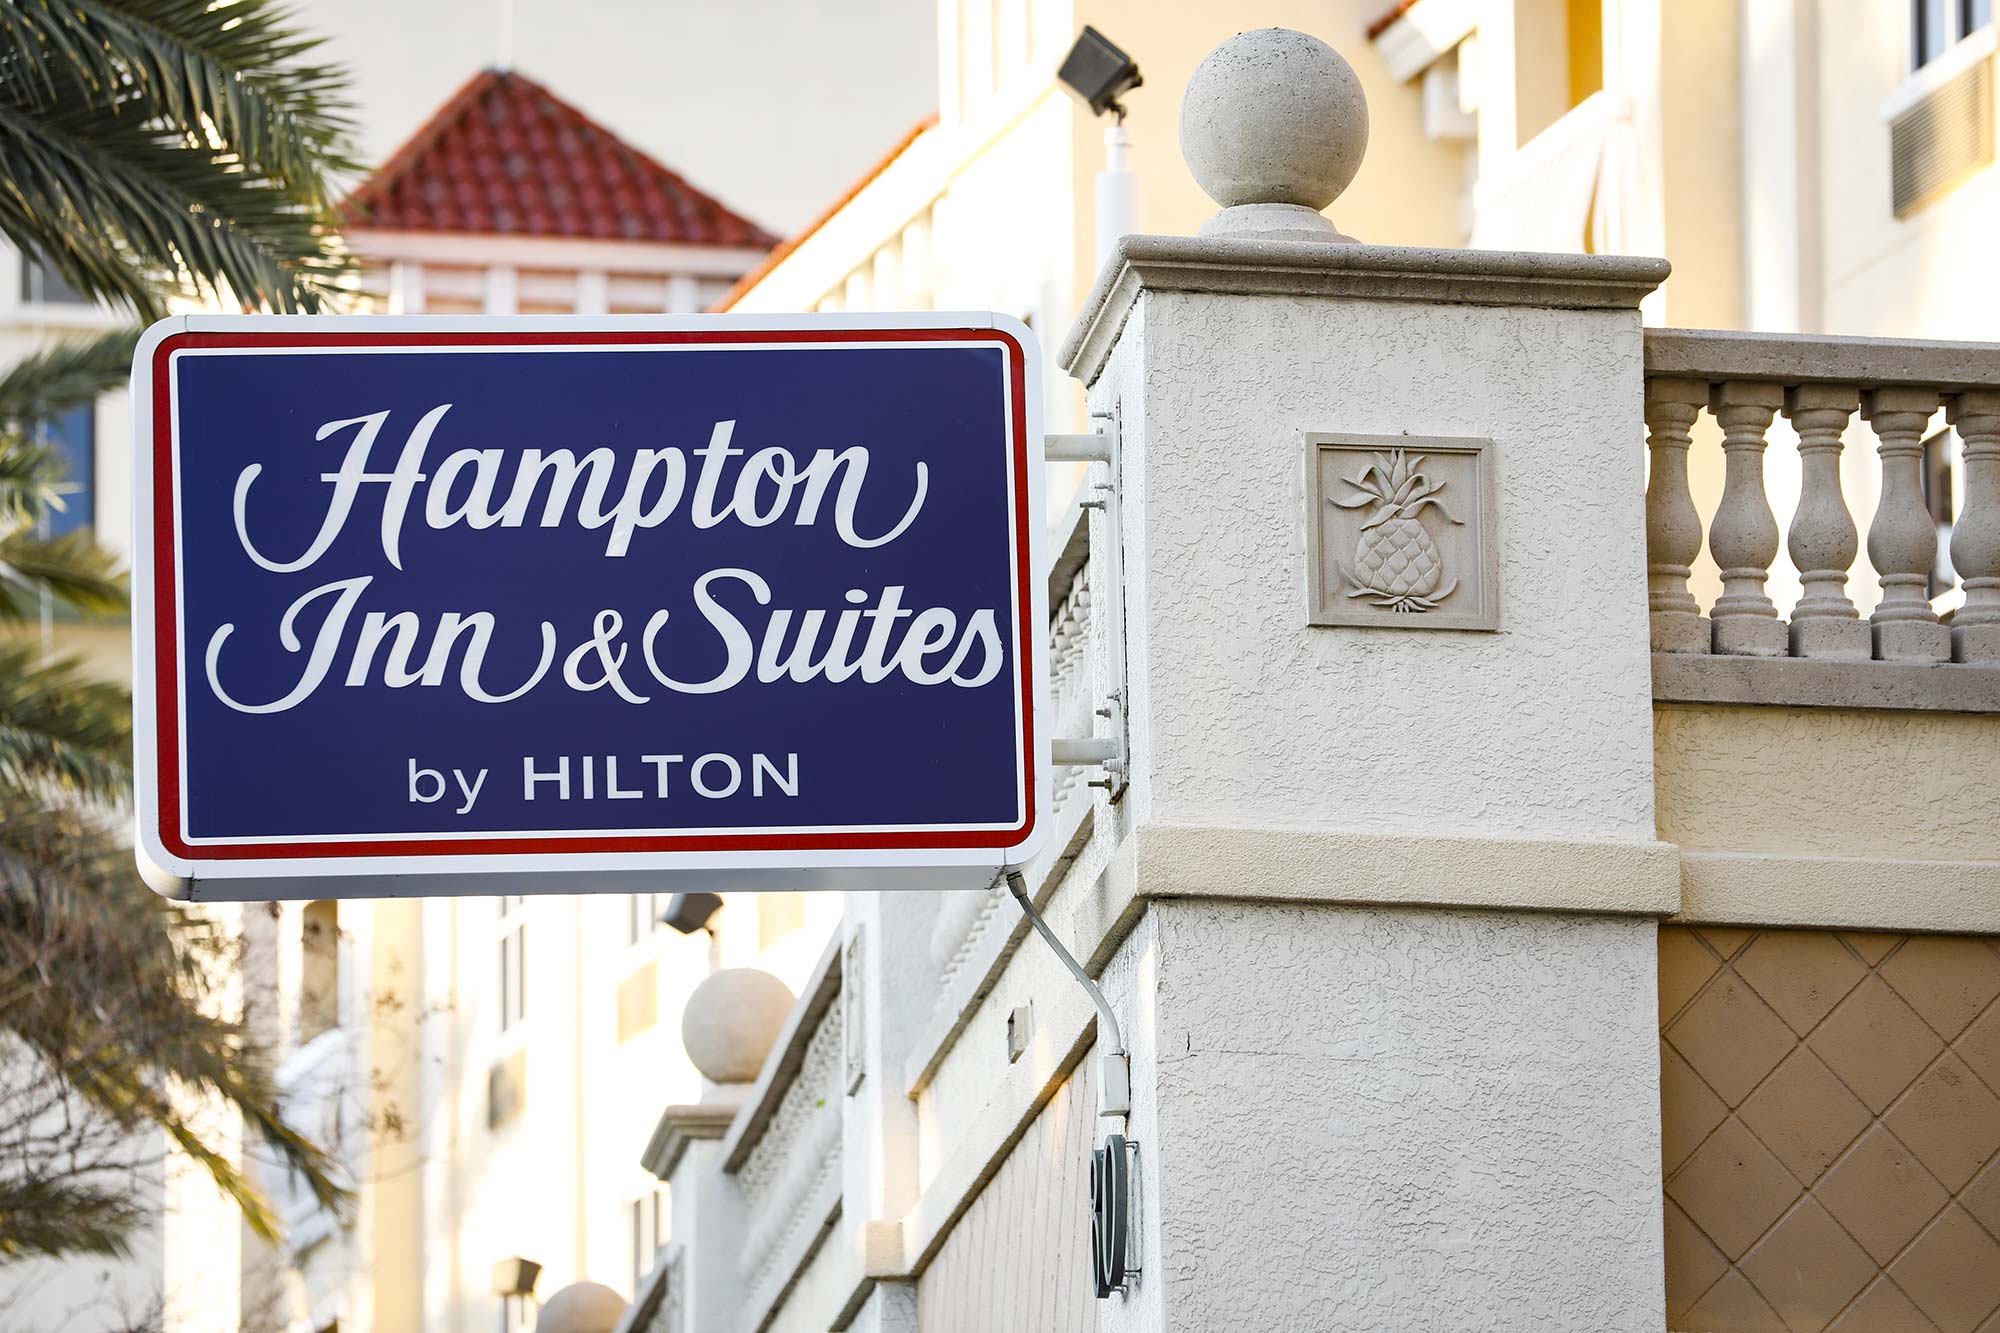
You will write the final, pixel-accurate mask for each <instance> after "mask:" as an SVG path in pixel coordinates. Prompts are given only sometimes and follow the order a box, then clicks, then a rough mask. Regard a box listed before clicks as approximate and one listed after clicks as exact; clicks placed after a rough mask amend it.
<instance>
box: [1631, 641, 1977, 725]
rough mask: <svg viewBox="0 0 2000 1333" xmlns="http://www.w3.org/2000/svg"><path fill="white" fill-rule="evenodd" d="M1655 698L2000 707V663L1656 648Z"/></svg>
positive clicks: (1898, 707) (1902, 708) (1899, 708)
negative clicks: (1719, 653)
mask: <svg viewBox="0 0 2000 1333" xmlns="http://www.w3.org/2000/svg"><path fill="white" fill-rule="evenodd" d="M1653 702H1654V703H1656V704H1759V705H1766V706H1770V707H1777V708H1865V709H1878V710H1881V709H1886V710H1890V711H1896V712H1909V711H1921V712H1934V713H2000V667H1988V666H1970V665H1966V664H1962V663H1951V662H1849V661H1838V660H1833V659H1826V658H1807V657H1719V656H1708V655H1706V654H1701V653H1654V654H1653Z"/></svg>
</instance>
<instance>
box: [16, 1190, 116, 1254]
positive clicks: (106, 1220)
mask: <svg viewBox="0 0 2000 1333" xmlns="http://www.w3.org/2000/svg"><path fill="white" fill-rule="evenodd" d="M146 1212H147V1210H146V1208H145V1206H144V1200H143V1199H142V1198H141V1197H140V1196H139V1195H137V1194H135V1193H134V1192H133V1191H132V1190H131V1189H130V1188H129V1187H128V1186H127V1185H125V1184H124V1182H121V1181H117V1180H115V1179H107V1180H103V1181H90V1180H44V1179H27V1180H21V1181H18V1182H8V1183H0V1219H4V1221H0V1260H6V1261H13V1260H19V1259H28V1258H35V1257H41V1258H48V1259H54V1258H61V1257H63V1256H65V1255H73V1254H98V1255H103V1256H105V1257H106V1258H113V1259H123V1258H127V1257H129V1256H130V1255H131V1253H132V1244H131V1239H130V1237H131V1234H132V1231H133V1229H134V1228H136V1227H137V1226H138V1225H139V1224H140V1223H141V1222H143V1221H145V1220H146Z"/></svg>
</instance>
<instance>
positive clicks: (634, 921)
mask: <svg viewBox="0 0 2000 1333" xmlns="http://www.w3.org/2000/svg"><path fill="white" fill-rule="evenodd" d="M671 897H673V895H672V894H671V893H635V894H633V895H631V896H630V897H629V898H627V899H626V900H625V902H626V909H625V910H626V917H625V942H626V943H627V944H637V943H638V942H639V941H640V940H643V939H645V938H646V937H647V936H648V935H650V934H652V933H653V932H654V931H656V930H658V929H659V928H660V926H661V925H662V924H663V923H662V922H661V921H660V918H661V917H662V916H665V915H666V912H667V899H669V898H671Z"/></svg>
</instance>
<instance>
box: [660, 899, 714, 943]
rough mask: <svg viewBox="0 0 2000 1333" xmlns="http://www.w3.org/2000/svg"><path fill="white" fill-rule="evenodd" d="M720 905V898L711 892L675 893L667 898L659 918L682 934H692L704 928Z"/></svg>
mask: <svg viewBox="0 0 2000 1333" xmlns="http://www.w3.org/2000/svg"><path fill="white" fill-rule="evenodd" d="M721 906H722V899H720V898H718V897H717V896H716V895H714V894H712V893H677V894H675V895H674V896H673V897H671V898H669V899H668V900H667V910H666V911H665V912H662V913H661V914H660V920H662V921H664V922H666V923H667V924H668V925H670V926H672V927H673V928H674V929H675V930H678V931H679V932H680V933H681V934H683V935H692V934H694V933H695V932H696V931H697V930H703V929H705V928H706V927H707V926H708V923H709V921H710V920H711V919H713V917H714V916H715V913H716V911H717V909H719V908H720V907H721Z"/></svg>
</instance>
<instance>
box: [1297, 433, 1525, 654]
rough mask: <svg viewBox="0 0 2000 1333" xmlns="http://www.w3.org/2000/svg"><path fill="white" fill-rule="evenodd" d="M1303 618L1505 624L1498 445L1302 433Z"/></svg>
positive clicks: (1472, 626) (1401, 625)
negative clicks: (1499, 532)
mask: <svg viewBox="0 0 2000 1333" xmlns="http://www.w3.org/2000/svg"><path fill="white" fill-rule="evenodd" d="M1305 450H1306V466H1305V503H1306V525H1305V530H1306V533H1307V540H1306V620H1307V623H1308V624H1312V625H1348V626H1357V625H1358V626H1370V627H1374V628H1388V629H1466V630H1497V629H1499V628H1500V543H1499V534H1498V516H1499V500H1498V490H1497V483H1496V481H1495V475H1494V474H1495V464H1496V459H1495V449H1494V445H1493V442H1492V441H1491V440H1476V439H1462V438H1455V437H1454V438H1446V437H1424V436H1414V435H1328V434H1322V433H1318V432H1308V433H1307V435H1306V436H1305Z"/></svg>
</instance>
